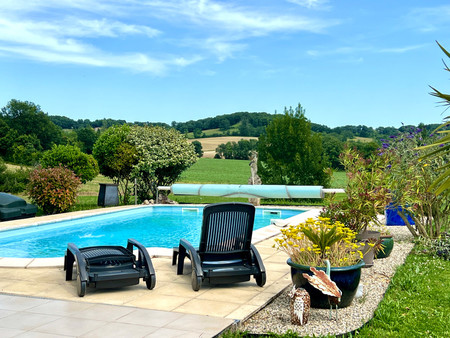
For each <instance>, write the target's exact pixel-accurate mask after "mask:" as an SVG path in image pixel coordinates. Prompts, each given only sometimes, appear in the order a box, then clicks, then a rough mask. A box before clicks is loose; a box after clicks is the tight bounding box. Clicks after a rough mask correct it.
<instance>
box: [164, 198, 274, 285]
mask: <svg viewBox="0 0 450 338" xmlns="http://www.w3.org/2000/svg"><path fill="white" fill-rule="evenodd" d="M254 218H255V207H254V206H253V205H251V204H249V203H216V204H210V205H208V206H206V207H205V208H204V210H203V224H202V232H201V236H200V246H199V248H198V249H195V248H194V247H193V246H192V245H191V244H190V243H189V242H188V241H187V240H185V239H181V240H180V245H179V247H176V248H174V249H173V259H172V265H175V264H176V263H177V256H179V257H178V267H177V274H178V275H182V274H183V268H184V259H185V257H187V258H189V259H190V260H191V263H192V289H193V290H194V291H198V290H199V289H200V287H201V285H202V282H203V280H204V279H208V280H209V282H210V283H211V284H223V283H237V282H246V281H249V280H250V277H251V276H254V277H255V279H256V284H257V285H258V286H264V284H265V283H266V271H265V268H264V264H263V262H262V259H261V257H260V255H259V253H258V251H257V250H256V248H255V246H254V245H253V244H251V240H252V233H253V222H254Z"/></svg>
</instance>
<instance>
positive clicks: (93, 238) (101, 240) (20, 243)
mask: <svg viewBox="0 0 450 338" xmlns="http://www.w3.org/2000/svg"><path fill="white" fill-rule="evenodd" d="M302 212H303V211H301V210H288V209H266V208H264V209H263V208H257V209H256V217H255V224H254V229H259V228H262V227H264V226H267V225H269V224H270V220H271V219H280V218H281V219H286V218H289V217H292V216H295V215H298V214H300V213H302ZM202 215H203V208H202V207H181V206H170V207H168V206H151V207H141V208H134V209H128V210H123V211H117V212H111V213H107V214H103V215H96V216H89V217H84V218H79V219H73V220H67V221H60V222H54V223H48V224H43V225H39V226H30V227H26V228H21V229H16V230H6V231H0V257H17V258H44V257H62V256H64V253H65V251H66V249H67V243H69V242H73V243H75V244H76V245H77V246H78V247H86V246H95V245H121V246H126V243H127V239H128V238H134V239H136V240H137V241H139V242H141V243H142V244H143V245H144V246H146V247H161V248H172V247H174V246H177V245H178V243H179V240H180V238H186V239H187V240H189V241H190V242H191V243H192V244H194V245H197V244H198V242H199V240H200V229H201V223H202Z"/></svg>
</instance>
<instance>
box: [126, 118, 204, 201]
mask: <svg viewBox="0 0 450 338" xmlns="http://www.w3.org/2000/svg"><path fill="white" fill-rule="evenodd" d="M130 143H131V144H132V145H133V146H134V147H135V148H136V149H137V154H138V157H137V158H138V160H137V163H136V164H135V165H134V166H133V177H135V178H137V184H138V197H139V198H140V199H141V200H144V199H148V198H150V197H151V196H152V195H153V196H154V197H155V196H156V193H157V187H158V186H169V185H171V184H173V183H174V182H175V181H176V180H177V179H178V178H179V176H180V175H181V173H182V172H183V171H184V170H185V169H187V168H189V167H190V166H191V165H192V164H194V163H195V162H196V161H197V155H196V153H195V150H194V146H193V145H192V144H191V143H190V142H189V141H188V140H187V139H186V137H185V136H184V135H182V134H180V133H179V132H178V131H177V130H175V129H165V128H162V127H133V128H132V129H131V132H130Z"/></svg>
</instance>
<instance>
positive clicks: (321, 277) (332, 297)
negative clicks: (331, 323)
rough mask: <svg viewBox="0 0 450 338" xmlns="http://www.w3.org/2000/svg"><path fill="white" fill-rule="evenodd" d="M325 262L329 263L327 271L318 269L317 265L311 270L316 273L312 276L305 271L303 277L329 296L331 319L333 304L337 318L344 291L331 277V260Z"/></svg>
mask: <svg viewBox="0 0 450 338" xmlns="http://www.w3.org/2000/svg"><path fill="white" fill-rule="evenodd" d="M325 263H326V264H327V269H326V272H323V271H322V270H317V269H316V268H315V267H313V266H312V267H311V268H310V270H311V271H312V272H313V273H314V275H313V276H310V275H308V274H307V273H304V274H303V277H305V278H306V279H307V280H308V281H309V284H311V285H312V286H314V287H315V288H316V289H318V290H319V291H321V292H322V293H323V294H324V295H327V296H328V302H329V303H330V319H331V310H332V308H333V304H334V305H336V320H337V309H338V305H339V303H340V302H341V296H342V291H341V290H340V289H339V288H338V287H337V285H336V283H335V282H333V281H332V280H331V278H330V261H329V260H328V259H326V260H325Z"/></svg>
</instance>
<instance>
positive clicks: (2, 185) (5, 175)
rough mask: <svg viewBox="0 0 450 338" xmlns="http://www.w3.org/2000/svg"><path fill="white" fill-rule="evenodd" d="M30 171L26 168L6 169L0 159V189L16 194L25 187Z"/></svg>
mask: <svg viewBox="0 0 450 338" xmlns="http://www.w3.org/2000/svg"><path fill="white" fill-rule="evenodd" d="M29 175H30V171H29V170H27V169H22V168H21V169H18V170H8V169H7V168H6V165H5V164H4V162H3V160H2V159H0V191H2V192H8V193H11V194H17V193H21V192H23V191H24V190H25V189H26V188H27V184H28V182H29V178H28V177H29Z"/></svg>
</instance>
